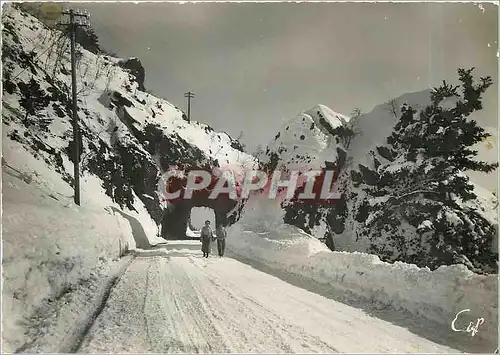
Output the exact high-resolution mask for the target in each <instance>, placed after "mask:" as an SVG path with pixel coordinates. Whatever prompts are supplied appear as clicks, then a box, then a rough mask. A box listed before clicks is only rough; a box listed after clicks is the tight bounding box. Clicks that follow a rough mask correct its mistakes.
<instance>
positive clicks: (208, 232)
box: [200, 221, 214, 258]
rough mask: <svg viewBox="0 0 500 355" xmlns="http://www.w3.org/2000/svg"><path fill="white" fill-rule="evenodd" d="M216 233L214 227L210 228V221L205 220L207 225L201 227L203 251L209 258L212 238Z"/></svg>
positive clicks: (205, 256) (204, 255)
mask: <svg viewBox="0 0 500 355" xmlns="http://www.w3.org/2000/svg"><path fill="white" fill-rule="evenodd" d="M213 237H214V235H213V232H212V228H210V221H205V225H204V226H203V228H202V229H201V237H200V239H201V251H202V252H203V257H204V258H208V255H209V254H210V250H211V249H212V245H211V244H212V239H213Z"/></svg>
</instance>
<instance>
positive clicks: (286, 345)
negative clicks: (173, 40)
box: [190, 259, 338, 353]
mask: <svg viewBox="0 0 500 355" xmlns="http://www.w3.org/2000/svg"><path fill="white" fill-rule="evenodd" d="M190 261H191V263H192V264H193V265H197V263H196V262H195V261H194V259H191V260H190ZM221 262H226V263H227V262H230V260H225V261H222V260H221ZM197 266H198V267H199V266H200V265H197ZM210 271H212V270H211V269H209V268H205V267H203V268H200V269H199V270H198V272H199V273H203V274H205V277H204V278H205V279H206V280H208V284H207V285H205V286H209V285H211V286H212V287H203V291H204V292H201V294H202V295H204V294H207V293H208V294H209V293H210V292H211V290H219V291H220V292H221V293H223V295H222V297H221V296H218V297H217V296H216V299H222V300H226V301H227V302H225V304H222V305H221V304H217V305H218V306H220V307H223V308H224V310H225V311H226V312H227V315H228V319H231V321H235V318H234V317H235V316H236V314H238V317H242V315H243V316H244V317H245V318H246V320H247V322H244V324H241V323H240V327H238V328H239V329H254V328H258V327H259V326H260V327H261V328H263V329H265V331H264V332H262V331H261V332H259V333H254V334H251V335H250V337H249V336H248V335H247V334H243V336H244V338H245V339H246V340H247V341H249V342H250V341H254V339H260V340H263V339H266V340H267V339H269V340H270V343H269V344H267V345H266V346H265V347H263V348H262V349H255V350H254V349H252V350H251V351H260V352H265V351H270V350H271V349H272V350H273V351H275V352H285V353H293V352H329V353H332V352H338V351H337V349H335V347H333V346H332V345H331V344H328V343H326V342H324V341H322V340H321V339H320V338H319V337H317V336H314V335H310V334H308V333H306V332H305V331H304V329H302V328H301V327H298V326H296V325H292V324H290V323H289V322H287V321H286V319H284V318H283V317H281V316H280V315H279V314H278V313H276V312H274V311H273V310H271V309H269V308H268V307H266V306H264V305H263V304H262V303H260V302H258V301H256V300H255V299H253V298H251V297H249V296H248V295H246V294H245V293H244V292H241V289H240V288H239V287H238V285H236V284H234V283H231V282H230V281H228V280H225V281H224V282H222V279H221V277H220V276H219V275H217V273H216V272H210ZM200 284H201V285H204V283H203V282H201V283H200ZM229 300H230V301H232V302H233V303H234V304H230V303H231V302H229ZM235 309H239V311H238V312H235V311H234V310H235ZM215 311H216V310H215ZM212 312H213V311H212ZM239 320H240V321H242V319H241V318H240V319H239ZM251 324H254V326H253V327H252V326H251ZM240 351H247V350H245V349H240Z"/></svg>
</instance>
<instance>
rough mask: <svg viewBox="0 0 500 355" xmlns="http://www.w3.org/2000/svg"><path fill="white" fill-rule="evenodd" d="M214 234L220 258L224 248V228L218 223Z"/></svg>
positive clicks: (225, 235) (225, 234)
mask: <svg viewBox="0 0 500 355" xmlns="http://www.w3.org/2000/svg"><path fill="white" fill-rule="evenodd" d="M215 235H216V236H217V250H218V251H219V256H220V257H221V258H222V257H223V256H224V251H225V250H226V237H227V231H226V228H225V227H224V226H223V225H222V224H221V225H219V226H218V227H217V229H216V231H215Z"/></svg>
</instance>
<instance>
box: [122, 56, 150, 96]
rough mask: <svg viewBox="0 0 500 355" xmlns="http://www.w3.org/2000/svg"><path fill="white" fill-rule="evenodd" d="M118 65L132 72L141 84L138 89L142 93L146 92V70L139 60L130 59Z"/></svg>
mask: <svg viewBox="0 0 500 355" xmlns="http://www.w3.org/2000/svg"><path fill="white" fill-rule="evenodd" d="M118 65H119V66H120V67H122V68H123V69H127V70H129V71H130V74H132V75H133V76H134V77H135V78H136V79H137V83H138V84H139V86H138V89H139V90H141V91H145V90H146V88H145V87H144V80H146V70H145V69H144V67H143V66H142V63H141V61H140V60H139V59H138V58H135V57H134V58H129V59H126V60H121V61H119V62H118Z"/></svg>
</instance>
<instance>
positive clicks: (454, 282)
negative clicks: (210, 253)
mask: <svg viewBox="0 0 500 355" xmlns="http://www.w3.org/2000/svg"><path fill="white" fill-rule="evenodd" d="M247 212H248V213H249V216H245V215H244V216H243V218H242V221H243V222H244V223H238V224H235V225H234V226H232V227H231V228H229V229H228V241H227V243H228V249H229V250H231V251H232V252H234V253H236V254H239V255H241V256H244V257H245V258H247V259H250V260H256V261H258V262H261V263H263V264H265V265H267V266H269V267H272V268H275V269H279V270H282V271H287V272H291V273H294V274H297V275H300V276H302V277H306V278H310V279H313V280H314V281H317V282H320V283H324V284H329V285H331V287H332V288H333V289H334V290H337V291H338V292H342V293H343V294H344V295H345V296H347V297H349V298H351V299H359V300H363V301H366V302H368V303H371V304H373V305H374V306H377V307H386V306H390V307H392V308H394V309H396V310H401V311H406V312H409V313H411V314H412V315H414V316H418V317H423V318H426V319H429V320H432V321H435V322H438V323H440V324H442V325H443V327H450V324H451V322H452V321H453V319H454V317H455V315H456V314H457V313H458V312H459V311H461V310H464V309H470V312H467V313H463V314H461V316H460V320H459V321H457V328H459V327H460V329H465V328H466V327H467V325H468V324H469V322H470V321H476V320H477V319H478V318H484V320H485V322H484V324H483V325H482V326H481V327H480V331H479V332H478V333H477V334H476V337H479V336H480V337H483V338H485V339H487V340H488V341H492V342H494V343H496V340H497V331H496V330H497V329H498V321H497V319H498V298H497V294H498V293H497V289H498V280H497V276H496V275H490V276H482V275H477V274H474V273H472V272H471V271H469V270H468V269H467V268H466V267H465V266H462V265H454V266H446V267H440V268H439V269H437V270H435V271H430V270H429V269H428V268H424V269H420V268H418V267H417V266H416V265H410V264H405V263H401V262H396V263H394V264H389V263H386V262H382V261H381V260H380V259H379V258H378V257H377V256H375V255H370V254H365V253H359V252H354V253H349V252H331V251H329V250H328V248H327V247H326V245H324V244H323V243H321V242H320V241H318V240H317V239H316V238H314V237H313V236H311V235H308V234H306V233H304V232H303V231H301V230H300V229H298V228H295V227H292V226H288V225H283V224H282V225H281V226H278V225H277V224H274V225H273V226H272V228H267V230H263V228H262V226H261V225H259V224H257V228H254V227H253V226H252V224H251V221H258V217H257V215H258V213H255V212H253V211H251V210H250V211H246V212H245V214H246V213H247ZM464 336H465V335H464Z"/></svg>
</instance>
